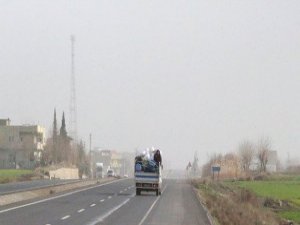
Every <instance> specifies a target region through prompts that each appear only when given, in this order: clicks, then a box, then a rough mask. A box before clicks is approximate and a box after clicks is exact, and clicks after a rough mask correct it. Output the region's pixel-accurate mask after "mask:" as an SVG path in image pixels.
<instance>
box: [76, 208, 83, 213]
mask: <svg viewBox="0 0 300 225" xmlns="http://www.w3.org/2000/svg"><path fill="white" fill-rule="evenodd" d="M84 210H85V209H79V210H78V211H77V212H78V213H81V212H83V211H84Z"/></svg>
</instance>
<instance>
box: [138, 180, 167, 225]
mask: <svg viewBox="0 0 300 225" xmlns="http://www.w3.org/2000/svg"><path fill="white" fill-rule="evenodd" d="M167 186H168V185H166V186H165V188H164V190H162V192H161V194H163V193H164V191H165V190H166V188H167ZM159 199H160V196H158V198H157V199H156V200H155V201H154V202H153V204H152V205H151V207H150V208H149V209H148V211H147V212H146V214H145V215H144V217H143V219H142V220H141V222H139V224H138V225H142V224H143V223H144V222H145V220H146V219H147V217H148V216H149V214H150V212H151V211H152V209H153V207H154V206H155V204H156V202H157V201H158V200H159Z"/></svg>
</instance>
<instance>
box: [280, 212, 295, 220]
mask: <svg viewBox="0 0 300 225" xmlns="http://www.w3.org/2000/svg"><path fill="white" fill-rule="evenodd" d="M279 215H280V216H281V217H283V218H286V219H288V220H293V221H296V222H300V212H299V211H285V212H280V213H279Z"/></svg>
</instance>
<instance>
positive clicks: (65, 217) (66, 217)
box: [61, 215, 71, 220]
mask: <svg viewBox="0 0 300 225" xmlns="http://www.w3.org/2000/svg"><path fill="white" fill-rule="evenodd" d="M70 217H71V216H70V215H66V216H64V217H62V218H61V220H66V219H69V218H70Z"/></svg>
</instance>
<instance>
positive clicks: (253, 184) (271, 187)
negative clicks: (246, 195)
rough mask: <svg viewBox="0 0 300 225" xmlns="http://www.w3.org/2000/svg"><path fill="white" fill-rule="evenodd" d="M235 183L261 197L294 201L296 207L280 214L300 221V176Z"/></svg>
mask: <svg viewBox="0 0 300 225" xmlns="http://www.w3.org/2000/svg"><path fill="white" fill-rule="evenodd" d="M235 185H237V186H239V187H242V188H246V189H248V190H251V191H253V192H254V193H255V194H257V195H258V196H260V197H268V198H272V199H279V200H286V201H288V202H290V203H292V204H293V205H294V209H291V210H290V211H283V212H280V213H279V215H280V216H282V217H283V218H286V219H291V220H294V221H297V222H300V176H295V177H288V178H284V179H274V180H268V181H239V182H237V183H235Z"/></svg>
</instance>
